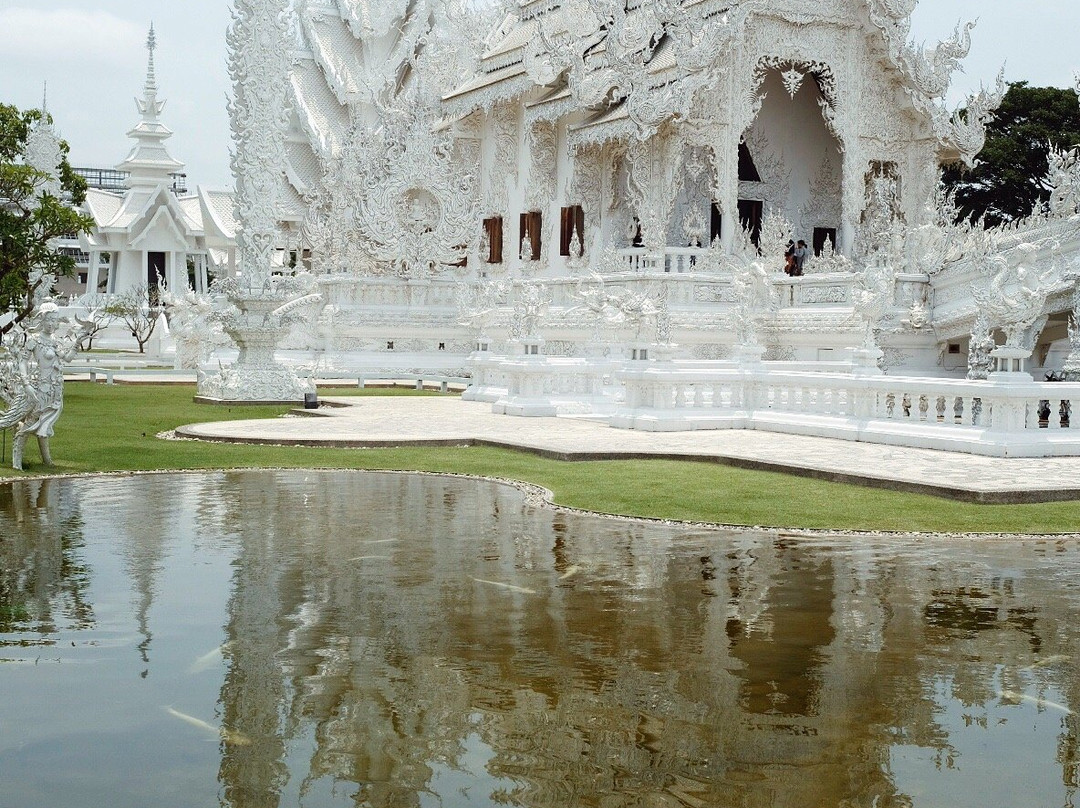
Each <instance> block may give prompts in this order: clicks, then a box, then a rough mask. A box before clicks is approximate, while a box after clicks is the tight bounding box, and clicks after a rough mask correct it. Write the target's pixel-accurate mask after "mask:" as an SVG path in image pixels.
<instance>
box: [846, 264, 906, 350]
mask: <svg viewBox="0 0 1080 808" xmlns="http://www.w3.org/2000/svg"><path fill="white" fill-rule="evenodd" d="M895 289H896V271H895V270H894V269H893V267H892V265H891V264H890V263H889V262H888V261H887V260H885V257H884V256H883V255H879V256H878V257H877V258H876V259H875V260H872V261H871V262H870V263H869V264H868V265H867V267H866V270H865V271H864V272H863V274H862V276H861V277H860V278H859V282H858V284H857V285H856V286H855V288H854V289H852V290H851V302H852V307H853V308H854V309H855V312H856V314H858V315H859V316H860V317H861V318H862V320H863V323H864V324H865V326H866V336H865V338H864V339H863V347H864V348H868V349H874V348H877V340H876V339H875V337H874V333H875V332H876V331H877V330H878V328H879V327H880V326H881V321H882V319H884V317H885V313H886V312H887V311H888V310H889V307H890V306H891V305H892V303H893V296H894V293H895Z"/></svg>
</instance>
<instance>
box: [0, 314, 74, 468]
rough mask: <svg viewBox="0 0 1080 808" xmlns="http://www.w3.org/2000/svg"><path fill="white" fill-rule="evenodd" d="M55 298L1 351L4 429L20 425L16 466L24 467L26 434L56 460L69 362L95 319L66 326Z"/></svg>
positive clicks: (48, 461) (0, 425)
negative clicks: (54, 442) (53, 443)
mask: <svg viewBox="0 0 1080 808" xmlns="http://www.w3.org/2000/svg"><path fill="white" fill-rule="evenodd" d="M64 325H65V321H64V320H63V319H62V318H61V317H60V315H59V313H58V309H57V306H56V304H55V303H53V302H52V301H46V302H45V303H42V304H41V305H40V306H39V307H38V309H37V311H36V312H35V313H34V314H33V315H31V317H30V318H29V319H28V320H26V321H25V322H24V324H23V325H21V326H19V327H18V328H16V329H14V330H13V331H12V332H11V333H12V335H13V337H14V338H13V339H11V338H9V339H10V342H9V344H8V345H7V347H6V350H5V351H4V353H2V354H0V398H2V399H3V400H4V403H5V404H6V405H7V406H6V409H5V410H4V412H2V413H0V429H9V428H11V427H15V440H14V442H13V443H12V448H11V465H12V468H15V469H18V470H20V471H21V470H22V467H23V451H24V449H25V447H26V439H27V438H28V437H30V436H31V435H36V436H37V440H38V447H39V448H40V449H41V459H42V462H44V463H45V465H46V466H51V465H53V461H52V453H51V452H50V450H49V438H51V437H52V436H53V429H54V427H55V426H56V422H57V421H58V420H59V419H60V413H61V412H62V411H63V409H64V365H65V364H66V363H67V362H70V361H71V358H72V357H73V356H74V355H75V354H76V352H77V351H78V350H79V345H80V343H81V342H82V339H83V337H84V336H85V335H86V334H87V333H88V332H89V330H90V326H92V323H89V322H81V323H79V326H78V327H75V328H73V327H71V326H70V324H68V325H67V327H66V328H65V327H62V326H64Z"/></svg>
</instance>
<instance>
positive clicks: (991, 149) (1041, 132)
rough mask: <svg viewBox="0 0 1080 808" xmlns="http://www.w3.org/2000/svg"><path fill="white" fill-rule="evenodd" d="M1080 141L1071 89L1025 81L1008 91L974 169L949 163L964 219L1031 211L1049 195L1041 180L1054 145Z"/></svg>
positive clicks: (990, 221) (992, 219)
mask: <svg viewBox="0 0 1080 808" xmlns="http://www.w3.org/2000/svg"><path fill="white" fill-rule="evenodd" d="M1051 144H1052V145H1054V146H1056V147H1058V148H1065V149H1071V148H1072V147H1073V146H1076V145H1078V144H1080V104H1078V103H1077V97H1076V93H1075V92H1074V91H1073V90H1063V89H1059V88H1057V87H1028V86H1027V82H1024V81H1021V82H1016V83H1013V84H1010V85H1009V90H1008V92H1006V93H1005V98H1004V99H1003V100H1002V102H1001V106H1000V107H999V108H998V111H997V113H996V114H995V117H994V120H993V121H991V122H990V123H989V124H988V125H987V127H986V146H984V147H983V150H982V152H981V153H980V154H979V160H980V163H979V165H977V166H976V167H975V168H974V169H973V170H971V171H966V170H965V169H964V167H963V166H961V165H956V166H949V167H947V168H946V169H945V173H944V176H943V179H944V181H945V185H946V187H948V188H950V189H952V188H955V189H956V203H957V208H958V209H959V213H960V218H961V219H973V220H978V219H980V218H982V217H984V216H985V223H986V225H987V226H990V227H992V226H994V225H998V224H1002V223H1004V222H1011V221H1015V220H1016V219H1022V218H1024V217H1025V216H1028V215H1030V214H1031V213H1032V211H1033V210H1034V209H1035V208H1036V206H1037V205H1040V204H1045V202H1046V201H1047V200H1048V199H1049V198H1050V192H1049V190H1048V189H1047V188H1046V187H1045V186H1044V185H1043V184H1042V180H1043V178H1044V177H1045V176H1046V172H1047V168H1048V165H1047V159H1046V155H1047V152H1049V150H1050V145H1051Z"/></svg>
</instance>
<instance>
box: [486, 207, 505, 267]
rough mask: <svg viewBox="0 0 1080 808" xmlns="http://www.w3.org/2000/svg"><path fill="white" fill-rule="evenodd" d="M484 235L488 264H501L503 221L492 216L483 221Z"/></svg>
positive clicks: (499, 217) (498, 217)
mask: <svg viewBox="0 0 1080 808" xmlns="http://www.w3.org/2000/svg"><path fill="white" fill-rule="evenodd" d="M484 233H485V234H486V235H487V242H488V255H487V261H488V263H489V264H501V263H502V262H503V219H502V216H492V217H490V218H487V219H484Z"/></svg>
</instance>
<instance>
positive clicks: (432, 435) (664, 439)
mask: <svg viewBox="0 0 1080 808" xmlns="http://www.w3.org/2000/svg"><path fill="white" fill-rule="evenodd" d="M323 401H324V402H326V403H330V404H337V405H341V406H329V407H327V406H324V407H322V408H321V409H320V410H319V411H318V414H317V415H311V416H308V417H300V416H297V417H286V418H276V419H264V420H248V421H224V422H217V423H203V424H193V425H189V426H185V427H181V428H180V429H178V430H177V434H178V435H179V436H180V437H186V438H195V439H201V440H215V441H229V442H237V443H269V444H283V445H296V446H334V447H386V446H468V445H489V446H505V447H512V448H517V449H522V450H525V451H530V452H535V453H537V454H541V455H543V456H546V457H554V458H558V459H564V460H597V459H615V458H643V457H662V458H679V459H695V460H703V461H711V462H721V463H728V464H731V465H737V466H743V467H747V468H761V469H770V470H780V471H788V472H792V473H796V474H802V475H806V476H812V477H818V478H822V479H830V480H838V481H846V482H857V483H861V484H869V485H876V486H881V487H885V488H890V489H896V490H905V491H921V492H925V493H933V494H937V495H939V496H947V497H951V498H955V499H962V500H968V501H976V502H1045V501H1054V500H1063V499H1080V458H1051V459H1000V458H990V457H978V456H975V455H967V454H960V453H955V452H938V451H931V450H927V449H905V448H898V447H893V446H881V445H874V444H868V443H855V442H851V441H840V440H833V439H830V438H811V437H803V436H798V435H781V434H776V433H770V432H758V431H745V430H722V431H699V432H673V433H672V432H669V433H658V432H639V431H635V430H624V429H612V428H610V427H608V426H606V425H604V424H602V423H597V422H593V421H587V420H581V419H575V418H557V419H556V418H519V417H511V416H505V415H493V414H492V413H491V405H490V404H484V403H478V402H467V401H462V400H460V399H458V398H437V397H431V398H427V397H423V398H421V397H417V398H411V397H408V398H406V397H402V398H398V397H393V398H391V397H379V396H376V397H371V398H345V397H339V398H333V397H328V398H324V399H323ZM207 412H208V414H210V413H212V410H208V411H207Z"/></svg>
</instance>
